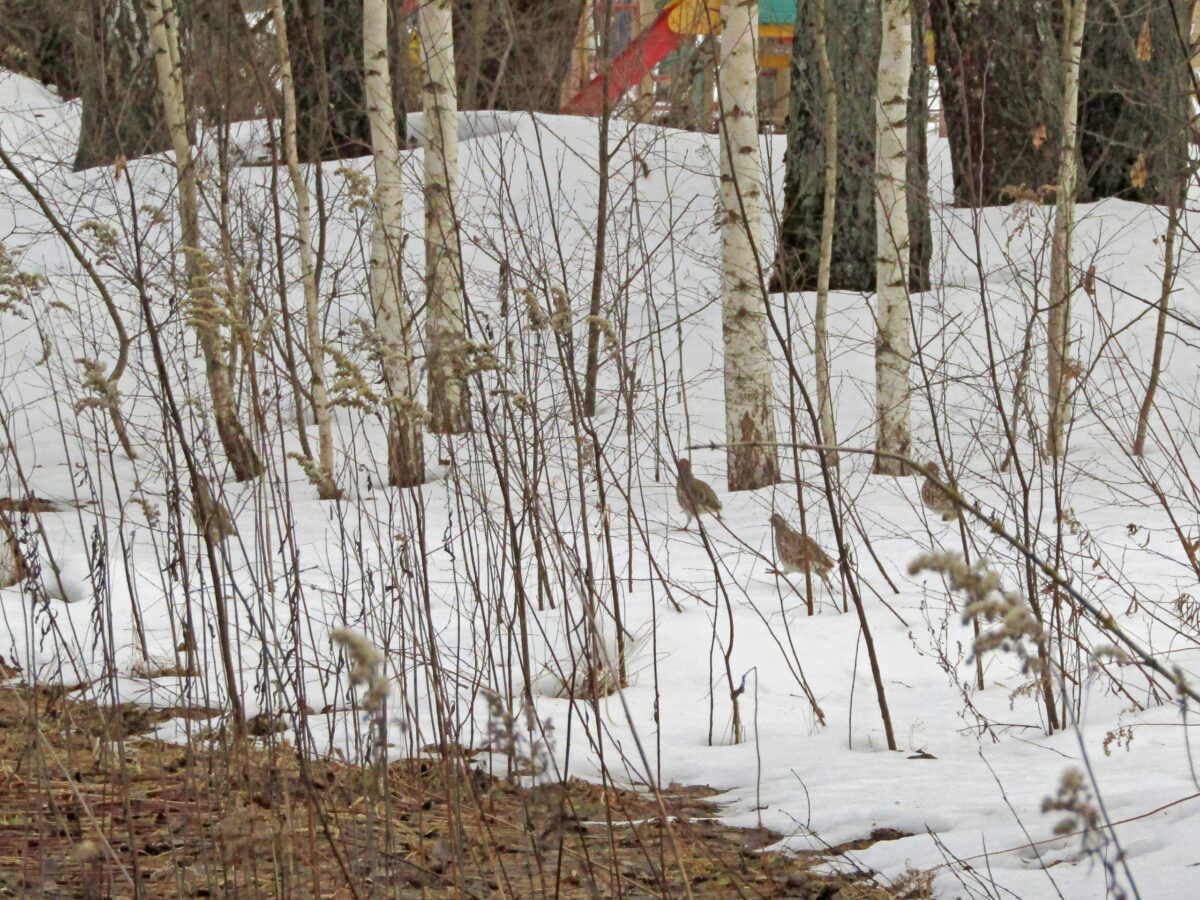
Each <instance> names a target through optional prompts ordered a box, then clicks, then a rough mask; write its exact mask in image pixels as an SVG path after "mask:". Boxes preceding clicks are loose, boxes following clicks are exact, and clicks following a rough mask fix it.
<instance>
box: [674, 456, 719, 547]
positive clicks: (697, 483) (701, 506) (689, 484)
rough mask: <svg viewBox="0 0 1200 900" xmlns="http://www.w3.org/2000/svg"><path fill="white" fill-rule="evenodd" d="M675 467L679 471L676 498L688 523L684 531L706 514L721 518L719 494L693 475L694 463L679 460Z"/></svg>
mask: <svg viewBox="0 0 1200 900" xmlns="http://www.w3.org/2000/svg"><path fill="white" fill-rule="evenodd" d="M675 465H676V466H677V467H678V469H679V480H678V481H677V482H676V484H675V497H676V499H677V500H678V501H679V507H680V509H682V510H683V512H684V514H685V515H686V516H687V521H686V522H685V523H684V525H683V530H684V531H687V529H688V526H689V525H691V524H692V519H695V520H696V521H697V522H698V521H700V517H701V516H702V515H704V514H705V513H712V514H713V515H714V516H716V517H717V518H718V519H720V518H721V501H720V500H718V499H717V492H716V491H714V490H713V489H712V487H711V486H710V485H709V484H708V483H707V482H705V481H701V480H700V479H699V478H697V477H696V476H695V475H693V474H692V462H691V460H688V459H682V458H680V459H677V460H675Z"/></svg>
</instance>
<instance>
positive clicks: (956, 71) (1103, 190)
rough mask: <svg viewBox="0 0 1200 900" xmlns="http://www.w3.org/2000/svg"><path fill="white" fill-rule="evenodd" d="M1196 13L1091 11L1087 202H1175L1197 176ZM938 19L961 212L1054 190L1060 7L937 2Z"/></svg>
mask: <svg viewBox="0 0 1200 900" xmlns="http://www.w3.org/2000/svg"><path fill="white" fill-rule="evenodd" d="M1189 2H1190V0H1142V2H1138V3H1113V2H1108V3H1092V4H1090V5H1089V7H1088V10H1087V19H1086V22H1085V23H1084V35H1085V40H1084V44H1083V57H1082V63H1081V67H1080V74H1079V113H1078V130H1079V135H1078V142H1079V156H1080V171H1079V175H1078V185H1079V196H1078V200H1079V201H1083V202H1089V201H1093V200H1099V199H1101V198H1103V197H1121V198H1124V199H1127V200H1136V201H1141V202H1145V203H1161V204H1166V203H1167V202H1169V201H1168V195H1169V193H1170V180H1171V178H1172V177H1173V176H1174V173H1176V172H1178V171H1179V170H1180V169H1182V168H1184V167H1186V165H1187V130H1188V122H1189V110H1190V104H1189V96H1190V91H1189V81H1188V65H1189V60H1188V55H1189V48H1188V46H1187V28H1188V21H1189V17H1188V11H1189ZM931 12H932V18H933V25H934V31H935V34H936V37H937V67H938V77H939V80H940V82H941V85H942V97H943V108H944V110H945V114H946V119H947V121H948V123H949V138H950V159H951V167H952V169H953V172H954V193H955V201H956V202H957V203H958V204H960V205H976V206H986V205H992V204H997V203H1004V202H1008V201H1009V200H1011V199H1013V197H1015V196H1021V195H1024V196H1029V192H1031V191H1032V192H1038V191H1039V190H1040V188H1041V187H1042V186H1043V185H1047V184H1053V183H1054V181H1055V178H1056V177H1057V172H1058V163H1059V159H1058V150H1059V148H1060V147H1061V144H1062V137H1061V134H1060V131H1059V129H1060V128H1061V123H1062V116H1063V114H1062V111H1061V107H1062V81H1063V78H1062V72H1061V69H1062V67H1063V65H1064V63H1063V61H1062V60H1061V59H1060V58H1059V50H1060V48H1061V45H1062V34H1063V31H1064V22H1065V20H1064V18H1063V14H1062V8H1061V6H1060V5H1059V4H1058V3H1057V2H1055V0H1030V2H1028V3H1020V4H1012V3H1008V2H1005V0H971V2H968V0H931ZM1007 188H1024V190H1016V191H1014V190H1006V189H1007ZM1045 196H1046V197H1047V198H1048V197H1049V193H1047V194H1046V195H1045Z"/></svg>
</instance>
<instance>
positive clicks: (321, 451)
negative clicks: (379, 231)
mask: <svg viewBox="0 0 1200 900" xmlns="http://www.w3.org/2000/svg"><path fill="white" fill-rule="evenodd" d="M271 17H272V19H273V22H274V25H275V41H276V48H277V50H278V53H279V75H280V81H281V82H282V85H281V87H282V90H283V154H284V157H285V158H286V161H287V168H288V175H289V176H290V177H291V181H292V191H293V193H295V195H296V232H297V234H296V237H297V240H298V241H299V242H300V280H301V283H302V284H303V286H304V318H305V326H306V329H307V332H308V367H309V390H310V392H311V395H312V405H313V415H314V416H315V418H316V422H317V448H318V449H317V459H316V460H315V461H313V460H310V463H313V469H312V477H313V480H314V481H315V482H316V486H317V491H318V493H319V494H320V497H321V499H322V500H335V499H337V497H338V496H340V494H341V491H339V490H338V487H337V484H336V483H335V482H334V478H333V421H332V418H331V416H330V414H329V389H328V387H327V386H326V384H325V341H324V338H323V337H322V335H321V309H320V303H319V300H318V298H317V266H316V260H315V259H314V257H313V246H312V204H311V203H310V202H309V197H308V185H307V184H306V183H305V181H304V173H303V172H302V171H300V151H299V149H298V147H297V143H296V88H295V83H294V82H293V80H292V63H291V60H290V59H289V56H288V31H287V17H286V16H285V15H284V9H283V0H274V3H272V4H271ZM298 424H299V426H300V427H301V428H303V427H304V423H302V422H301V423H298Z"/></svg>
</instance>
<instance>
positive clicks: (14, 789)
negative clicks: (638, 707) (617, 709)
mask: <svg viewBox="0 0 1200 900" xmlns="http://www.w3.org/2000/svg"><path fill="white" fill-rule="evenodd" d="M213 712H214V711H211V710H210V711H204V713H205V714H204V715H203V716H202V715H200V714H199V713H198V712H196V711H191V712H190V713H189V717H190V718H192V719H193V720H194V721H193V728H194V730H195V731H196V732H198V733H208V734H209V735H216V736H217V737H216V739H209V740H200V739H196V740H193V741H192V742H191V743H190V744H188V745H176V744H169V743H164V742H162V741H159V740H156V739H153V738H150V737H147V736H145V732H146V731H147V730H148V729H150V728H152V727H153V725H154V724H155V723H157V722H161V721H164V720H165V719H166V718H168V717H170V716H174V715H179V714H180V713H181V710H177V709H172V710H145V709H139V708H135V707H130V706H127V705H122V706H120V707H118V708H115V709H114V708H108V709H106V708H104V707H102V706H100V705H97V704H96V703H93V702H84V701H81V700H77V699H73V698H71V697H70V696H68V695H67V694H66V693H65V692H64V691H62V690H58V691H50V690H47V689H43V688H37V689H33V688H29V687H25V686H19V687H14V686H11V685H9V686H0V897H28V896H41V897H47V898H58V897H64V898H65V897H83V898H105V897H117V898H119V897H144V898H160V897H161V898H167V897H239V898H241V897H246V898H258V897H273V898H274V897H277V898H318V897H321V898H351V897H364V898H365V897H494V896H503V897H522V898H524V897H567V898H575V897H580V898H583V897H588V898H591V897H615V896H621V897H628V898H635V897H638V898H640V897H661V896H670V897H684V896H686V895H687V894H688V893H689V892H690V893H691V895H692V896H694V897H800V898H842V900H851V898H855V900H858V898H862V900H865V898H875V897H880V898H883V897H893V896H901V895H900V894H893V893H889V892H885V891H882V890H880V889H879V888H877V887H875V886H874V885H873V884H872V883H871V882H870V881H868V880H866V879H864V878H830V877H826V876H821V875H817V874H815V873H814V872H813V871H812V869H811V867H812V865H813V863H814V859H812V858H807V859H805V858H798V857H793V856H785V855H782V854H766V853H761V852H758V851H759V848H761V847H763V846H766V845H768V844H770V843H772V842H773V841H775V840H777V839H778V836H777V835H772V834H767V833H763V832H758V831H742V830H737V829H732V828H728V827H725V826H722V825H720V824H718V823H716V822H715V821H713V820H712V819H711V817H712V816H713V815H714V814H715V812H716V809H715V807H714V806H713V805H712V804H711V802H710V801H709V800H708V799H707V797H708V796H710V795H711V792H708V791H705V790H704V789H695V788H692V789H685V788H680V787H677V786H672V788H671V789H670V790H668V791H667V793H666V794H665V796H664V798H663V802H664V804H665V806H666V809H667V813H668V821H669V826H668V827H664V824H663V819H662V817H661V815H660V811H659V806H658V804H657V802H656V801H655V800H654V798H647V797H645V796H642V795H639V794H635V793H632V792H628V791H621V790H615V789H606V788H604V787H602V786H598V785H594V784H589V783H585V782H581V781H577V780H570V781H568V782H567V783H566V784H556V785H553V786H550V787H541V788H532V789H531V788H525V787H520V786H518V785H516V784H513V783H510V782H508V781H506V780H503V779H498V778H494V777H492V776H490V775H487V774H486V773H484V772H482V771H481V770H480V769H479V768H478V767H477V766H476V765H475V764H474V763H473V762H472V761H471V758H470V757H469V756H467V755H465V754H463V753H461V752H455V753H451V754H448V755H446V756H443V757H441V758H433V759H425V760H409V761H405V762H400V763H395V764H393V765H391V766H389V767H388V768H387V770H386V773H385V774H384V776H383V777H382V778H375V777H374V776H373V774H372V773H371V772H368V771H365V770H363V769H361V768H358V767H354V766H349V765H345V764H342V763H337V762H331V761H328V760H315V759H311V758H310V759H304V758H302V757H301V756H300V755H299V754H297V753H296V752H295V750H293V749H292V748H291V747H290V746H289V745H287V744H286V743H284V742H282V741H280V740H279V739H278V735H275V734H268V735H267V736H266V737H265V738H263V739H262V740H259V739H250V740H247V741H245V742H243V743H242V744H241V746H240V747H230V746H227V745H226V746H222V745H221V743H222V740H223V738H221V737H220V731H219V729H218V728H217V727H214V726H215V725H216V722H217V720H216V719H213V720H211V722H212V724H211V725H210V723H209V722H206V721H203V719H204V718H205V716H207V715H211V714H213ZM381 784H382V787H381V786H380V785H381ZM685 885H686V887H685ZM919 890H920V889H917V891H918V892H916V893H913V892H910V893H907V894H906V895H907V896H914V897H915V896H919V895H920V894H919ZM910 891H911V889H910Z"/></svg>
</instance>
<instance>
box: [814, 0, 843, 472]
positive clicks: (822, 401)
mask: <svg viewBox="0 0 1200 900" xmlns="http://www.w3.org/2000/svg"><path fill="white" fill-rule="evenodd" d="M812 14H813V32H814V33H813V40H814V42H815V43H816V47H817V69H818V71H819V74H820V78H821V87H822V89H823V90H824V92H825V121H824V123H823V126H822V141H823V143H824V145H825V160H824V162H825V164H824V166H823V167H822V168H823V176H824V182H825V183H824V191H823V193H822V200H821V248H820V252H819V254H818V256H817V308H816V312H815V314H814V316H813V331H814V332H815V334H814V335H813V343H814V354H813V355H814V357H815V360H814V362H815V365H816V376H817V411H818V420H819V422H820V426H821V433H820V435H818V440H819V441H820V442H821V443H823V444H828V445H832V444H836V443H837V435H836V433H835V431H834V426H833V390H832V388H831V387H830V384H829V328H828V325H827V321H826V319H827V315H828V311H829V275H830V271H831V269H832V268H833V228H834V224H835V222H836V213H837V183H838V168H837V158H838V147H837V142H838V137H837V135H838V92H837V84H836V82H835V81H834V80H833V67H832V66H830V64H829V40H828V32H829V29H828V27H827V25H828V23H827V22H826V19H825V0H813V4H812ZM825 459H826V460H827V461H828V462H829V463H830V465H837V453H836V452H829V453H826V454H825Z"/></svg>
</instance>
